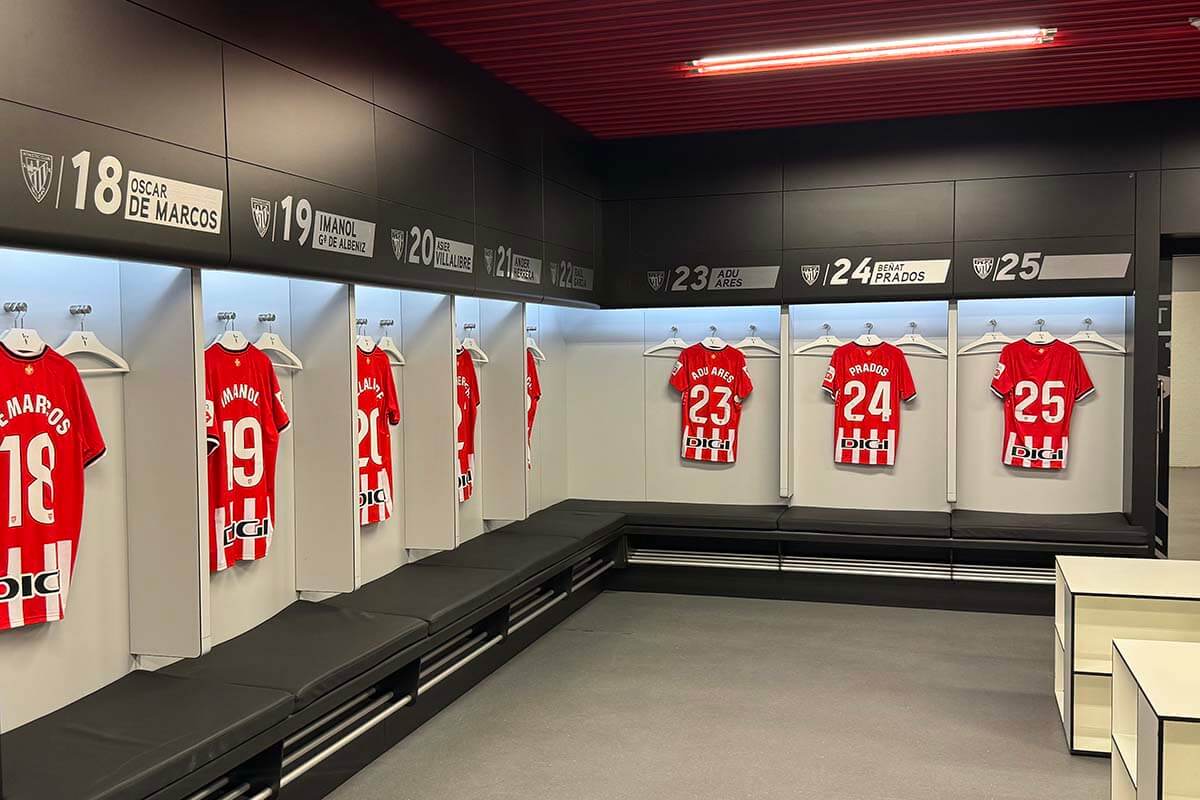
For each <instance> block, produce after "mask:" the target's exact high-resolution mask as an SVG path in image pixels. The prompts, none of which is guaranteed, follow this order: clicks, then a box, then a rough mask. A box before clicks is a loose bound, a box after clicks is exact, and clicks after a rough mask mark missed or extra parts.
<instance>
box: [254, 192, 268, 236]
mask: <svg viewBox="0 0 1200 800" xmlns="http://www.w3.org/2000/svg"><path fill="white" fill-rule="evenodd" d="M250 217H251V218H252V219H253V220H254V227H255V229H257V230H258V238H260V239H263V238H265V237H266V235H267V231H269V230H271V203H270V201H268V200H259V199H258V198H257V197H251V198H250Z"/></svg>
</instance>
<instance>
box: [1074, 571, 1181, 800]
mask: <svg viewBox="0 0 1200 800" xmlns="http://www.w3.org/2000/svg"><path fill="white" fill-rule="evenodd" d="M1054 636H1055V641H1054V648H1055V650H1054V693H1055V699H1056V700H1057V702H1058V710H1059V713H1060V715H1061V716H1062V721H1063V730H1064V732H1065V733H1066V736H1067V745H1068V747H1069V748H1070V750H1071V752H1072V753H1080V754H1092V755H1104V754H1108V753H1110V752H1111V751H1112V741H1113V739H1112V730H1111V715H1112V714H1111V709H1112V675H1113V660H1112V641H1113V640H1114V639H1143V640H1161V641H1169V642H1200V561H1160V560H1154V559H1141V558H1101V557H1095V556H1059V557H1057V558H1056V559H1055V593H1054ZM1130 796H1132V795H1130Z"/></svg>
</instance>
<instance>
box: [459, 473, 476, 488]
mask: <svg viewBox="0 0 1200 800" xmlns="http://www.w3.org/2000/svg"><path fill="white" fill-rule="evenodd" d="M474 484H475V476H474V475H472V474H471V473H470V472H468V473H467V474H466V475H459V476H458V488H459V489H466V488H467V487H468V486H473V485H474Z"/></svg>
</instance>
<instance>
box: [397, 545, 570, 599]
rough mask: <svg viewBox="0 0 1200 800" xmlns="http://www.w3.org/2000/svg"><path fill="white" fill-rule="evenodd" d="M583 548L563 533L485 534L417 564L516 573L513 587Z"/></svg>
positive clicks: (513, 575) (513, 578) (512, 581)
mask: <svg viewBox="0 0 1200 800" xmlns="http://www.w3.org/2000/svg"><path fill="white" fill-rule="evenodd" d="M581 549H582V546H581V545H580V544H579V542H577V541H575V540H574V539H568V538H566V537H563V536H538V535H536V534H531V533H506V534H500V533H485V534H483V535H482V536H476V537H475V538H474V539H471V540H470V541H468V542H465V543H464V544H461V545H459V546H458V547H457V548H455V549H454V550H445V551H443V552H441V553H436V554H434V555H432V556H429V557H428V558H423V559H421V560H420V561H418V562H417V565H419V566H447V567H476V568H479V567H482V568H484V569H498V570H503V571H504V572H507V573H509V574H510V575H511V576H512V580H511V583H510V584H509V586H507V587H505V588H511V587H513V586H516V585H517V584H518V583H521V582H522V581H524V580H526V579H528V578H531V577H533V576H534V575H536V574H537V573H539V572H541V571H542V570H544V569H546V568H548V567H552V566H554V565H555V564H557V563H558V562H560V561H563V560H564V559H566V558H567V557H569V556H570V555H571V554H572V553H575V552H578V551H579V550H581Z"/></svg>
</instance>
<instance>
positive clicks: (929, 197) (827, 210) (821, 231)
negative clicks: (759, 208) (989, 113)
mask: <svg viewBox="0 0 1200 800" xmlns="http://www.w3.org/2000/svg"><path fill="white" fill-rule="evenodd" d="M953 238H954V184H952V183H916V184H908V185H900V186H871V187H858V188H852V189H818V190H811V191H798V192H785V193H784V195H783V241H784V247H785V248H806V247H837V246H842V245H877V244H909V243H916V242H948V241H950V240H952V239H953Z"/></svg>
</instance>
